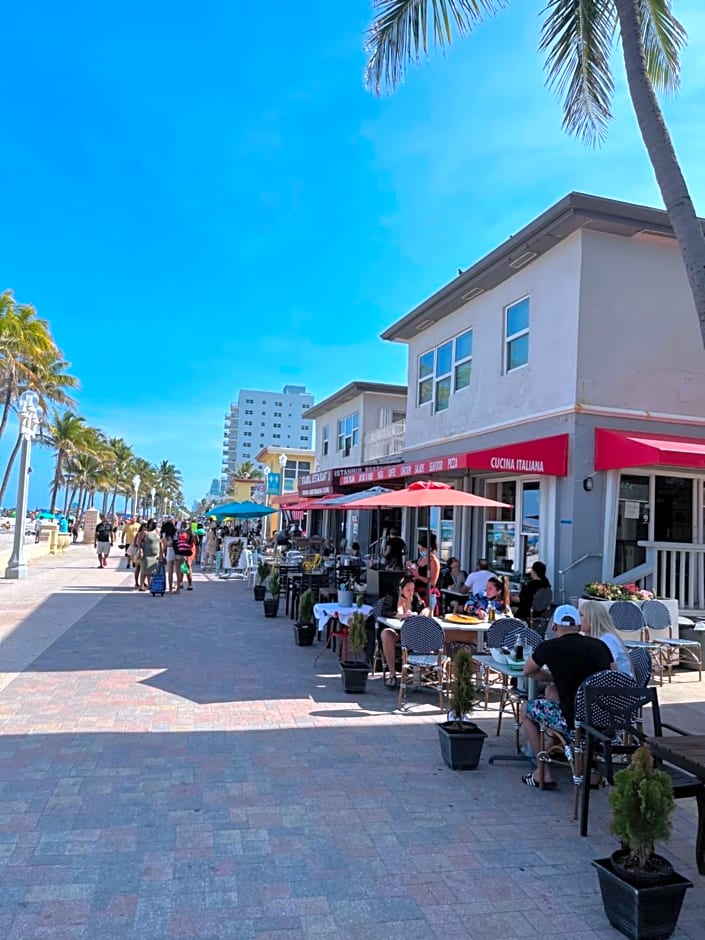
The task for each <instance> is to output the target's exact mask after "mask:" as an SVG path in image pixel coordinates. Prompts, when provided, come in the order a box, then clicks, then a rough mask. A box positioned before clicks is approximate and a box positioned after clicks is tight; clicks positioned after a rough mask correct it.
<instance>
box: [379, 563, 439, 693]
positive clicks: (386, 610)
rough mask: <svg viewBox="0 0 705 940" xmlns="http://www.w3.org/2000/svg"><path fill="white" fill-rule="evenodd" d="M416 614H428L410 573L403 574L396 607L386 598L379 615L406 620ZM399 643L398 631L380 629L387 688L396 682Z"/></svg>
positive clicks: (393, 685)
mask: <svg viewBox="0 0 705 940" xmlns="http://www.w3.org/2000/svg"><path fill="white" fill-rule="evenodd" d="M416 614H424V615H425V616H429V615H430V610H429V609H428V607H424V602H423V601H422V600H421V598H420V597H419V595H418V594H417V593H416V591H415V589H414V578H413V576H412V575H405V576H404V577H403V578H402V579H401V581H400V583H399V590H398V591H397V597H396V607H395V605H394V599H393V598H391V597H390V598H388V602H385V604H384V605H383V606H382V612H381V614H380V616H381V617H397V618H398V619H399V620H406V618H407V617H413V616H415V615H416ZM398 645H399V631H398V630H392V629H391V627H385V629H384V630H382V653H383V655H384V661H385V662H386V664H387V669H388V670H389V675H388V676H387V678H386V680H385V683H384V684H385V685H386V686H387V688H388V689H393V688H395V687H396V684H397V666H396V649H397V646H398Z"/></svg>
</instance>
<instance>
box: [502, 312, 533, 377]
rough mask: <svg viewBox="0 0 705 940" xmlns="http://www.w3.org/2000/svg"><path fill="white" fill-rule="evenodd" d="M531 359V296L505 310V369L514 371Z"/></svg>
mask: <svg viewBox="0 0 705 940" xmlns="http://www.w3.org/2000/svg"><path fill="white" fill-rule="evenodd" d="M528 361H529V298H528V297H524V299H523V300H520V301H518V302H517V303H515V304H512V305H511V306H510V307H506V308H505V311H504V371H505V372H512V371H513V370H514V369H519V368H521V366H525V365H526V364H527V363H528Z"/></svg>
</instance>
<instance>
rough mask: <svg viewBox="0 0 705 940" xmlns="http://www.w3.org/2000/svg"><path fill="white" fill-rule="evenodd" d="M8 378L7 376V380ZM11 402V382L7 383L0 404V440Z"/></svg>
mask: <svg viewBox="0 0 705 940" xmlns="http://www.w3.org/2000/svg"><path fill="white" fill-rule="evenodd" d="M9 378H10V377H9V376H8V379H9ZM11 402H12V382H10V381H8V383H7V390H6V392H5V401H4V402H3V403H2V420H1V421H0V438H1V437H2V436H3V434H4V433H5V428H6V427H7V418H8V415H9V414H10V403H11Z"/></svg>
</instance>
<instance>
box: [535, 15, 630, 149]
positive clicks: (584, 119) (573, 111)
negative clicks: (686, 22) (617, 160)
mask: <svg viewBox="0 0 705 940" xmlns="http://www.w3.org/2000/svg"><path fill="white" fill-rule="evenodd" d="M644 2H648V0H644ZM543 12H544V13H546V14H547V17H546V20H545V21H544V24H543V27H542V31H541V44H540V47H539V48H540V49H541V51H542V52H545V53H547V56H546V70H547V72H548V79H547V84H548V86H549V88H552V89H553V90H554V91H555V92H556V93H557V94H558V95H559V96H560V97H561V98H562V99H563V128H564V130H566V131H567V132H568V133H570V134H575V135H576V136H577V137H579V138H581V139H582V140H584V141H585V142H586V143H588V144H590V145H593V146H594V145H596V144H599V143H601V142H602V140H604V138H605V135H606V133H607V125H608V124H609V122H610V120H611V118H612V93H613V91H614V79H613V77H612V70H611V67H610V57H611V54H612V49H613V47H614V37H615V29H616V22H617V19H616V11H615V7H614V3H613V0H548V4H547V6H546V7H545V9H544V11H543Z"/></svg>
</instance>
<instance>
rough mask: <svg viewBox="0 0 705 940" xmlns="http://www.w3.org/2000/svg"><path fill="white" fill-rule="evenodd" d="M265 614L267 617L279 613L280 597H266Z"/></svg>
mask: <svg viewBox="0 0 705 940" xmlns="http://www.w3.org/2000/svg"><path fill="white" fill-rule="evenodd" d="M262 603H263V604H264V616H265V617H276V616H277V614H278V613H279V598H278V597H265V599H264V601H263V602H262Z"/></svg>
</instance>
